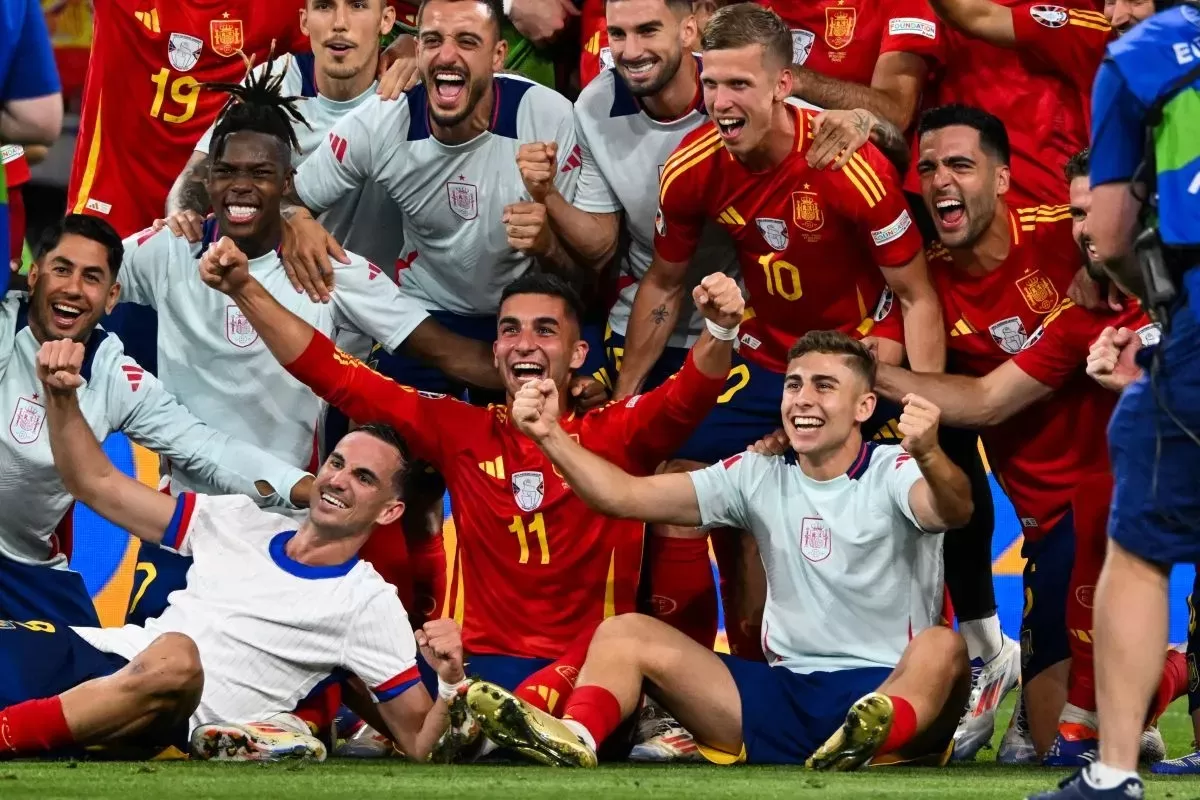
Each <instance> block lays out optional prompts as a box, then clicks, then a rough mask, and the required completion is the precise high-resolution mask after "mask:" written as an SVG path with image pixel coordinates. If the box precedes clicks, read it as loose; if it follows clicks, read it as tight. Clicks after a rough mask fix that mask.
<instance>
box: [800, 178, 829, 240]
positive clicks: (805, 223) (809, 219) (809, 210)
mask: <svg viewBox="0 0 1200 800" xmlns="http://www.w3.org/2000/svg"><path fill="white" fill-rule="evenodd" d="M804 188H805V189H807V188H808V184H807V183H806V184H804ZM792 222H794V223H795V224H796V227H797V228H799V229H800V230H802V231H806V232H807V233H816V232H817V231H819V230H821V228H822V227H824V225H825V215H824V214H822V213H821V205H820V203H818V202H817V193H816V192H792Z"/></svg>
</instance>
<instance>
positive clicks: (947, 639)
mask: <svg viewBox="0 0 1200 800" xmlns="http://www.w3.org/2000/svg"><path fill="white" fill-rule="evenodd" d="M874 374H875V364H874V362H873V361H872V359H871V356H870V354H869V353H868V352H867V350H866V348H865V347H864V346H863V345H862V344H861V343H859V342H856V341H854V340H852V339H850V338H849V337H848V336H845V335H844V334H841V333H837V332H833V331H815V332H812V333H809V334H807V335H805V336H804V337H803V338H802V339H800V340H799V341H798V342H797V343H796V345H795V346H794V347H793V348H792V350H791V352H790V353H789V355H788V369H787V375H786V378H785V383H784V391H783V401H782V408H781V411H782V415H783V424H784V429H785V430H786V432H787V435H788V438H789V439H790V442H791V446H792V448H793V450H795V454H794V457H791V456H789V457H788V458H784V457H769V456H761V455H757V454H753V453H743V454H740V455H735V456H732V457H731V458H728V459H726V460H725V461H723V462H721V463H718V464H715V465H713V466H711V467H708V468H706V469H702V470H699V471H697V472H691V473H676V474H664V475H655V476H652V477H643V478H636V477H633V476H630V475H628V474H626V473H625V472H623V471H622V470H620V469H619V468H617V467H616V466H614V465H612V464H610V463H609V462H607V461H604V460H603V459H602V458H600V457H598V456H596V455H594V454H592V453H589V452H587V451H586V450H584V449H583V448H581V447H579V445H578V444H576V443H575V442H573V441H572V440H571V438H570V436H568V435H567V434H566V433H565V432H564V431H563V429H562V428H561V427H560V426H559V423H558V415H559V411H558V409H559V405H558V398H557V396H556V390H555V387H554V384H553V383H552V382H550V381H532V382H530V383H527V384H525V386H524V387H523V388H522V389H521V391H520V393H519V394H518V395H517V397H516V400H515V402H514V404H513V412H512V413H513V418H514V420H515V421H516V424H517V425H518V426H519V427H520V428H521V430H523V431H524V432H525V433H526V434H527V435H528V436H530V437H531V438H532V439H534V440H535V441H536V442H537V443H538V446H539V447H541V448H542V450H544V451H545V452H546V454H547V455H548V456H549V457H550V459H551V460H552V461H553V462H554V464H555V465H556V466H557V468H558V470H559V471H560V472H561V474H562V475H563V476H564V479H565V480H566V481H567V482H568V483H569V484H570V485H571V487H572V488H573V489H574V490H575V492H576V493H577V494H578V495H579V496H580V497H581V498H583V499H584V500H585V501H586V502H587V503H588V504H589V505H592V506H593V507H595V508H596V509H597V510H600V511H602V512H603V513H605V514H609V515H611V516H616V517H633V518H635V519H640V520H645V521H647V522H658V523H666V524H672V525H690V526H698V525H702V526H705V527H708V528H719V527H728V528H736V529H744V530H748V531H750V532H751V533H752V534H753V536H754V538H755V539H756V540H757V543H758V547H759V550H760V551H761V554H762V559H763V564H764V566H765V568H766V575H767V605H766V610H765V613H764V617H763V636H764V651H765V653H766V655H767V659H768V663H766V664H764V663H760V662H751V661H747V660H744V659H740V658H736V657H734V656H724V655H718V654H716V653H713V652H711V651H710V650H708V649H706V648H704V647H702V646H700V645H698V644H696V643H695V642H694V641H692V640H691V639H689V638H688V637H687V636H685V635H684V634H682V633H680V632H678V631H677V630H675V629H674V628H671V627H669V626H667V625H665V624H663V623H662V622H659V621H657V620H654V619H651V618H649V617H646V616H642V615H638V614H625V615H621V616H617V617H613V618H610V619H608V620H605V622H604V623H602V624H601V625H600V628H599V629H598V630H597V632H596V635H595V638H594V639H593V640H592V643H591V647H590V649H589V650H588V655H587V660H586V661H585V662H584V666H583V669H582V671H581V672H580V675H579V681H578V683H577V685H576V689H575V692H574V694H573V695H572V696H571V698H570V700H569V701H568V703H567V706H566V709H565V712H564V716H563V719H562V720H557V719H554V718H552V717H550V716H549V715H547V714H544V713H542V712H541V711H538V710H536V709H534V708H533V707H531V706H529V705H527V704H525V703H524V702H523V701H521V700H519V699H518V698H516V697H514V696H513V695H511V694H509V693H508V692H505V691H504V690H503V689H500V688H499V687H496V686H493V685H491V684H488V683H484V682H477V683H474V684H473V685H472V686H471V688H470V689H469V690H468V694H467V699H468V703H469V704H470V706H471V709H472V710H473V711H474V713H475V715H476V716H477V717H478V719H479V720H480V724H481V725H482V726H483V729H484V731H485V732H486V733H487V734H488V735H489V736H491V737H492V738H493V739H494V740H495V741H497V742H499V743H501V744H502V745H504V746H506V747H509V748H512V749H514V750H516V751H518V752H520V753H523V754H525V755H527V756H529V757H531V758H533V759H535V760H537V761H541V762H543V763H547V764H561V765H578V766H593V765H595V763H596V749H597V746H598V745H599V744H600V743H602V742H603V741H604V739H605V738H606V737H608V736H609V735H610V734H611V733H612V732H613V731H614V729H616V727H617V726H618V725H619V724H620V722H621V721H622V720H623V719H625V718H626V717H628V716H629V715H630V714H632V713H634V712H635V711H636V710H637V709H638V704H639V700H640V697H641V693H642V687H643V682H644V681H645V682H646V685H647V686H648V691H649V692H650V693H651V694H652V695H654V697H655V698H656V699H657V700H659V702H661V703H662V705H663V707H664V708H666V709H667V710H668V711H669V712H670V713H671V714H673V715H674V716H675V717H676V718H678V720H679V721H680V723H682V724H683V725H684V726H685V727H686V728H687V729H688V730H689V731H691V732H692V734H693V735H694V736H695V738H696V741H697V742H699V743H701V744H702V745H703V746H704V750H705V752H706V754H707V755H710V756H711V757H712V760H715V761H718V762H723V763H735V762H750V763H781V764H789V763H802V762H807V764H808V765H809V766H810V767H813V768H816V769H833V770H850V769H855V768H857V767H859V766H862V765H863V764H866V763H867V762H869V761H872V760H874V763H880V762H881V761H884V762H896V761H908V760H917V759H920V760H922V761H924V762H930V761H932V762H933V763H944V762H945V760H946V759H948V758H949V756H950V750H951V747H952V736H953V734H954V729H955V727H956V726H957V724H958V718H959V715H960V714H961V713H962V709H963V707H964V705H965V703H966V700H967V695H968V693H969V690H970V669H969V666H968V664H967V657H966V647H965V645H964V643H963V641H962V639H960V638H959V636H958V635H957V634H956V633H954V632H953V631H952V630H950V629H948V628H943V627H938V626H937V621H938V619H939V615H940V612H941V597H942V571H941V563H942V560H941V545H942V537H941V535H940V532H941V531H944V530H946V529H948V528H954V527H957V526H961V525H963V524H965V523H966V521H967V520H968V519H969V518H970V516H971V511H972V504H971V491H970V486H969V484H968V481H967V476H966V475H965V474H964V473H963V472H962V471H961V470H960V469H959V468H958V467H956V466H955V465H954V464H953V463H952V462H951V461H950V460H949V459H948V458H947V457H946V454H945V453H943V452H942V450H941V449H940V448H939V447H938V444H937V421H938V409H937V408H936V407H935V406H933V405H932V404H931V403H929V401H927V400H924V399H922V398H920V397H917V396H915V395H910V396H909V397H907V398H905V408H904V413H903V416H902V417H901V419H900V430H901V432H902V433H903V434H904V436H905V438H904V440H903V441H902V443H901V445H900V446H894V445H892V446H881V445H876V444H875V443H873V442H864V441H863V438H862V434H861V432H860V429H859V426H860V425H861V424H862V423H863V422H864V421H865V420H867V419H868V418H870V416H871V413H872V411H873V410H874V408H875V394H874V393H873V392H872V386H873V384H874ZM847 709H849V711H848V712H847ZM822 742H824V744H821V743H822ZM883 756H887V758H884V759H881V757H883Z"/></svg>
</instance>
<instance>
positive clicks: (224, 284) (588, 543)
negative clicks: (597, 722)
mask: <svg viewBox="0 0 1200 800" xmlns="http://www.w3.org/2000/svg"><path fill="white" fill-rule="evenodd" d="M207 263H208V264H209V265H213V264H215V263H216V261H215V259H214V258H210V259H208V262H207ZM244 263H245V262H244V260H243V261H241V262H240V264H239V265H238V268H237V269H233V270H232V272H230V273H229V274H228V275H226V276H224V277H215V278H214V277H206V281H208V282H209V285H212V286H215V287H217V288H220V289H221V290H222V291H225V292H226V293H228V294H230V296H231V297H233V299H234V300H235V301H236V302H237V303H238V304H239V306H241V307H242V308H243V309H244V313H246V315H247V318H248V319H250V320H251V322H252V324H254V325H255V328H256V329H257V330H261V331H263V332H264V335H263V340H264V341H265V342H266V343H267V345H268V347H269V348H270V349H271V351H272V352H273V353H274V354H275V356H276V357H277V358H278V359H279V360H280V362H281V363H284V364H286V365H287V367H288V369H289V371H291V372H292V374H293V375H295V376H296V377H297V378H298V379H299V380H301V381H302V382H304V383H306V384H307V385H309V386H310V387H312V388H313V390H314V391H315V392H316V393H317V394H319V395H321V396H322V397H324V398H325V399H326V400H328V401H329V402H330V403H332V404H334V405H336V406H338V407H339V408H341V409H342V410H343V411H345V412H346V414H347V415H348V416H349V417H351V418H352V419H356V420H363V421H367V420H372V419H390V420H393V421H394V422H395V424H396V427H397V428H398V429H399V430H400V431H401V432H402V433H403V435H404V436H405V438H406V439H407V440H408V441H409V443H410V446H411V447H412V449H413V454H414V456H415V457H416V458H420V459H422V460H425V461H428V462H430V463H431V464H433V465H434V466H435V467H436V468H437V469H438V470H439V472H441V474H443V475H444V476H445V478H446V483H447V486H448V487H449V490H450V493H451V496H452V498H453V500H454V503H455V523H456V528H457V535H458V548H457V552H456V556H455V564H454V577H453V581H452V585H451V589H450V595H451V599H452V607H453V610H452V614H453V616H454V617H455V619H457V620H459V621H460V622H461V623H462V624H463V626H464V630H465V631H466V633H465V639H464V645H465V647H466V648H467V651H468V652H469V653H470V654H471V657H472V661H471V663H472V667H471V669H472V673H473V674H478V673H489V674H491V675H492V676H493V679H494V680H496V681H498V682H500V683H501V684H503V685H507V686H509V687H513V686H517V685H518V684H520V683H521V682H522V681H525V680H526V679H527V678H528V679H529V680H531V681H532V680H534V678H530V675H531V674H532V673H537V674H538V675H543V674H546V672H547V669H548V668H552V667H553V662H552V659H557V658H560V657H561V656H563V654H564V652H566V651H568V650H569V649H571V645H572V644H573V642H576V641H578V640H579V639H580V638H581V637H590V634H591V631H592V630H593V629H594V627H595V625H597V624H598V623H599V622H600V621H601V620H602V619H604V618H606V617H608V616H612V615H613V614H616V613H621V612H623V611H626V610H632V609H633V607H634V602H635V594H636V587H637V580H638V573H639V570H640V564H641V553H642V538H643V534H644V526H643V525H641V524H640V523H634V522H629V521H616V520H611V519H607V518H605V517H603V516H600V515H598V514H596V513H594V512H592V511H590V510H588V508H587V507H586V506H585V505H584V503H583V502H582V501H581V500H579V499H578V498H577V497H576V496H575V495H574V494H573V493H571V491H570V489H569V487H568V486H567V485H566V483H565V482H564V481H563V480H562V479H561V478H560V477H559V476H557V475H556V474H555V472H554V470H553V468H552V465H551V464H550V463H549V461H548V460H547V459H546V457H545V456H544V455H543V454H542V453H541V452H540V451H539V450H538V448H537V446H536V445H535V444H534V443H533V442H531V441H529V440H528V439H527V438H526V437H525V436H524V435H523V434H521V433H519V432H518V431H517V429H516V428H515V427H513V425H512V424H511V422H510V420H509V416H508V406H507V405H505V406H489V407H488V408H479V407H476V406H471V405H469V404H466V403H462V402H459V401H457V400H454V399H451V398H447V397H444V396H439V395H429V394H425V393H419V392H417V391H416V390H414V389H411V388H409V387H405V386H400V385H398V384H396V383H393V382H392V381H390V380H388V379H387V378H384V377H382V376H380V375H378V374H376V373H374V372H372V371H371V370H369V369H367V368H366V367H364V366H363V365H362V364H360V363H359V362H357V361H356V360H354V359H351V358H350V357H348V356H346V355H345V354H343V353H341V352H340V351H337V350H336V349H335V348H334V346H333V344H332V343H331V342H330V341H329V340H328V339H326V338H325V337H324V336H320V335H318V334H315V333H314V331H313V329H312V328H311V327H310V326H309V325H308V324H307V323H304V322H303V321H301V320H299V319H298V318H296V317H294V316H292V315H291V314H289V313H288V312H287V311H285V310H284V309H283V308H282V307H281V306H279V305H278V304H277V303H276V302H275V301H274V300H272V299H271V298H270V297H269V296H268V295H266V293H265V292H264V291H263V290H262V288H261V286H260V285H259V284H258V283H257V281H253V280H251V279H250V276H249V274H248V271H247V270H246V269H245V267H244ZM211 268H212V269H213V270H216V269H217V268H216V267H215V266H212V267H211ZM222 269H229V265H225V266H223V267H222ZM695 298H696V301H697V304H698V305H699V306H700V307H701V310H702V312H703V313H704V314H705V316H706V317H707V318H708V319H709V320H710V326H709V332H706V333H705V334H703V335H702V336H701V338H700V340H699V341H698V342H697V344H696V346H695V347H694V348H693V350H692V353H691V356H690V358H689V360H688V362H687V363H685V365H684V367H683V369H682V370H680V372H679V373H678V374H677V375H676V376H675V377H674V378H673V379H671V380H668V381H667V382H666V383H664V384H663V385H662V386H661V387H659V388H658V389H656V390H654V391H652V392H649V393H647V394H645V395H641V396H638V397H634V398H630V399H628V400H626V401H625V402H620V403H610V404H609V405H607V406H604V407H603V408H602V409H600V410H598V411H594V412H591V413H587V414H582V415H575V414H572V415H571V416H569V417H567V418H566V421H565V423H564V424H566V425H567V426H568V427H569V429H570V431H571V433H573V434H575V435H577V436H578V437H579V438H580V441H581V443H583V444H585V445H586V446H588V447H590V448H592V449H595V450H596V452H598V453H601V454H604V455H605V457H606V458H610V459H613V460H616V461H618V462H620V463H621V464H622V465H624V466H625V467H626V468H627V469H630V470H636V471H637V472H638V473H639V474H644V475H645V474H652V473H653V472H654V470H655V469H656V467H657V466H658V465H659V464H660V463H661V462H662V461H663V460H664V459H666V458H667V457H669V456H670V454H671V453H672V452H674V450H675V449H676V448H677V447H678V446H679V444H680V443H681V442H682V441H683V440H684V439H685V438H686V437H687V436H688V435H689V434H690V433H691V431H692V429H693V428H695V427H696V425H698V424H699V422H700V418H701V415H702V414H703V413H704V412H705V411H706V410H707V409H708V408H711V406H712V405H713V404H715V402H716V400H717V397H718V395H719V394H720V393H721V392H722V391H723V389H724V384H725V376H726V375H727V374H728V372H729V363H730V357H731V352H732V341H733V339H734V337H735V330H734V329H735V328H736V326H737V324H738V322H739V321H740V320H741V316H742V311H743V309H744V303H743V302H742V299H741V292H740V290H739V289H738V288H737V285H736V283H735V282H734V281H732V279H729V278H727V277H725V276H723V275H719V274H718V275H713V276H709V277H708V278H706V279H705V281H704V282H703V284H702V286H701V288H699V289H697V291H696V293H695ZM579 305H580V302H579V300H578V297H577V296H576V295H575V293H574V291H573V290H571V289H570V288H569V287H567V286H566V285H565V284H564V283H563V282H562V281H561V280H559V279H557V278H555V277H553V276H548V275H541V274H533V273H531V274H530V275H527V276H525V277H523V278H521V279H519V280H518V281H517V282H515V283H514V284H513V285H511V286H510V287H509V288H508V289H507V290H506V292H505V294H504V298H503V299H502V301H501V307H500V315H499V316H500V319H499V324H498V328H499V330H498V341H497V343H496V345H495V351H496V360H497V364H498V367H499V369H500V370H501V373H502V375H503V377H504V382H505V385H506V387H507V393H508V400H509V402H510V403H511V401H512V396H513V394H514V393H515V392H516V390H517V389H518V388H519V387H520V386H521V384H522V383H524V382H525V381H527V380H531V379H535V378H543V377H550V378H553V379H554V380H555V381H557V382H558V383H559V384H560V385H561V386H562V387H563V388H564V389H566V386H567V382H568V381H569V380H570V376H571V371H572V370H573V369H575V368H578V367H579V365H580V364H582V363H583V360H584V357H585V356H586V351H587V345H586V344H585V343H584V342H582V341H581V340H580V331H579V318H580V313H581V312H580V309H579ZM714 335H718V336H720V337H721V338H720V339H716V338H714ZM564 396H565V395H564ZM685 398H686V399H685ZM564 413H565V412H564ZM585 652H586V639H585V641H584V645H583V648H582V649H578V648H577V649H576V655H577V657H578V659H579V660H580V661H581V659H582V657H583V655H584V654H585ZM560 663H561V662H560ZM565 666H566V667H568V668H569V669H568V670H566V671H563V672H560V673H559V674H560V682H559V685H558V688H557V689H555V690H554V695H555V697H554V698H551V697H550V696H549V695H550V692H549V691H547V692H546V693H545V694H542V695H541V697H542V701H543V704H545V705H548V706H551V707H552V706H553V705H554V702H555V700H556V699H557V700H562V699H565V696H566V694H567V693H569V690H570V687H571V685H573V681H574V675H575V674H577V669H578V663H576V664H574V666H573V667H572V666H571V665H569V664H568V665H565ZM551 678H553V676H551ZM563 680H565V681H566V682H565V684H564V683H563V682H562V681H563ZM535 698H536V695H534V697H532V698H531V697H529V696H526V699H535ZM549 710H553V709H552V708H550V709H549Z"/></svg>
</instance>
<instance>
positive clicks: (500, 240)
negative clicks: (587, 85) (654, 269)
mask: <svg viewBox="0 0 1200 800" xmlns="http://www.w3.org/2000/svg"><path fill="white" fill-rule="evenodd" d="M493 87H494V92H495V106H494V112H493V114H492V124H491V127H490V128H489V129H488V130H486V131H484V132H483V133H481V134H479V135H478V136H476V137H475V138H474V139H472V140H470V141H469V142H465V143H463V144H458V145H448V144H443V143H442V142H440V141H438V140H437V138H435V137H434V136H433V135H432V133H431V131H430V125H429V112H428V96H427V94H426V91H425V87H424V86H423V85H418V86H416V87H414V88H413V89H410V90H409V91H408V92H406V93H405V95H404V96H403V97H401V98H400V99H399V100H396V101H394V102H393V101H384V100H381V99H379V98H378V97H371V98H367V100H366V101H364V102H363V103H362V105H360V106H359V107H358V108H357V109H355V110H354V111H353V112H352V113H350V114H348V115H347V116H345V117H344V118H343V119H342V120H341V121H339V122H338V123H337V125H335V126H334V128H333V131H332V132H331V133H330V134H329V137H328V139H327V143H326V144H325V145H323V146H321V147H319V148H317V151H316V152H315V153H313V155H312V157H311V158H309V159H307V160H306V161H305V162H304V163H303V164H301V165H300V169H299V171H298V172H297V174H296V193H297V194H298V195H299V197H300V199H301V200H302V201H303V202H304V204H305V205H306V206H308V207H309V208H310V209H312V210H314V211H323V210H324V209H326V208H329V207H330V206H332V205H333V204H334V203H336V202H337V201H338V200H340V199H341V198H342V197H343V196H344V195H345V194H346V193H347V192H349V191H351V190H352V189H354V188H356V187H359V186H362V185H363V184H365V183H368V182H370V181H376V182H378V183H380V184H381V185H383V186H384V187H385V188H386V189H387V190H388V191H389V192H390V194H391V196H392V199H393V200H395V202H396V205H398V206H399V207H400V210H401V212H402V214H403V216H404V248H403V253H404V259H405V262H406V265H404V266H403V269H402V271H401V274H400V281H401V285H402V286H403V287H404V292H405V294H406V295H410V296H412V297H413V298H415V299H416V300H418V301H419V302H420V303H421V304H422V305H423V306H424V307H425V308H428V309H441V310H444V311H450V312H453V313H455V314H462V315H489V314H495V313H496V311H497V310H498V309H499V307H500V293H501V291H502V290H503V289H504V287H505V286H507V285H508V284H509V283H511V282H512V281H513V280H514V279H516V278H518V277H520V276H521V275H522V274H524V272H525V271H526V270H528V269H529V267H530V266H531V265H532V263H533V261H532V259H531V258H529V257H528V256H526V255H524V254H522V253H520V252H518V251H516V250H514V249H512V248H511V247H509V245H508V237H507V234H506V232H505V228H504V223H503V222H502V221H501V219H502V216H503V214H504V208H505V207H506V206H508V205H510V204H512V203H517V202H522V201H528V200H529V194H528V193H527V192H526V191H525V184H524V183H523V182H522V181H521V172H520V170H519V169H518V167H517V150H518V149H519V148H520V146H521V144H523V143H529V142H550V141H556V142H558V153H559V164H560V170H559V173H558V177H557V178H556V180H555V183H556V185H557V186H558V189H559V191H560V192H561V193H562V195H563V197H564V198H566V199H567V200H568V201H570V200H571V199H572V198H573V197H574V196H575V181H576V178H577V176H578V169H577V166H578V161H579V158H578V155H577V154H576V153H575V152H574V151H575V125H574V121H573V119H572V115H571V103H570V101H568V100H567V99H566V98H565V97H563V96H562V95H560V94H559V93H558V92H555V91H554V90H552V89H548V88H546V87H544V86H541V85H539V84H536V83H534V82H533V81H530V80H526V79H525V78H522V77H519V76H517V75H497V76H496V77H495V78H494V79H493Z"/></svg>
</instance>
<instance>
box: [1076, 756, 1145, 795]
mask: <svg viewBox="0 0 1200 800" xmlns="http://www.w3.org/2000/svg"><path fill="white" fill-rule="evenodd" d="M1137 777H1138V774H1137V772H1135V771H1133V770H1128V769H1117V768H1116V767H1110V766H1108V765H1107V764H1101V763H1100V762H1098V761H1097V762H1094V763H1092V764H1091V765H1090V766H1089V767H1088V768H1087V769H1085V770H1084V771H1083V779H1084V780H1085V781H1087V784H1088V786H1091V787H1092V788H1093V789H1115V788H1117V787H1118V786H1120V785H1121V784H1122V783H1124V782H1125V781H1127V780H1129V779H1130V778H1135V779H1136V778H1137Z"/></svg>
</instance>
